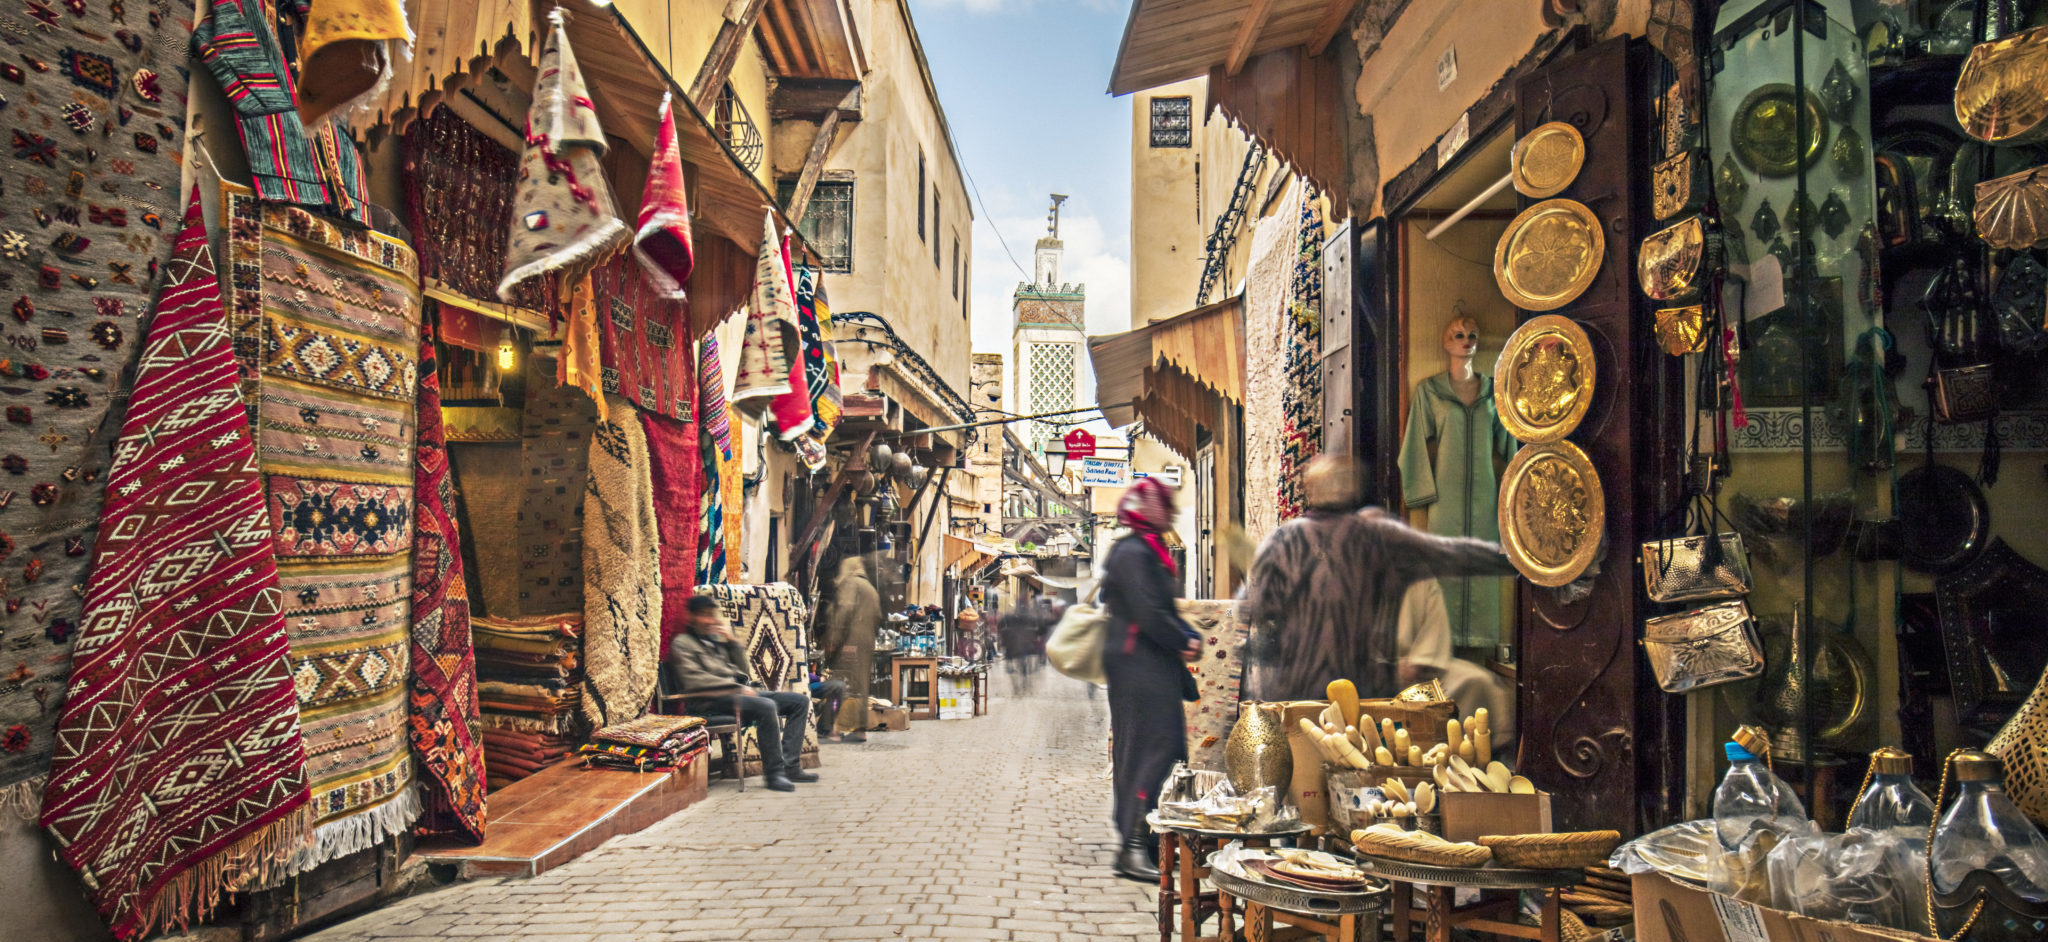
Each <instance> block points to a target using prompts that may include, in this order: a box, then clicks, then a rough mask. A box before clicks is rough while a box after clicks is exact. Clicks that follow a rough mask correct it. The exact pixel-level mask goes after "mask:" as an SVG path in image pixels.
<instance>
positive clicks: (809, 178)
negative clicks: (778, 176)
mask: <svg viewBox="0 0 2048 942" xmlns="http://www.w3.org/2000/svg"><path fill="white" fill-rule="evenodd" d="M855 94H857V92H848V93H847V97H848V98H849V99H850V98H852V97H853V96H854V95H855ZM838 135H839V109H838V108H834V109H832V110H831V111H828V112H825V120H824V121H823V122H821V123H820V124H819V125H818V136H817V137H814V138H812V139H811V152H810V154H809V155H808V156H806V157H805V158H804V172H803V173H802V174H801V175H799V176H798V177H797V178H796V189H794V190H792V191H790V194H789V206H788V207H787V211H788V213H789V225H790V227H791V228H795V227H798V226H801V225H803V224H804V214H805V213H807V212H809V211H810V209H811V193H812V192H813V191H815V190H817V188H818V175H819V174H822V173H824V172H825V153H826V152H827V151H830V150H831V149H832V140H833V138H835V137H837V136H838Z"/></svg>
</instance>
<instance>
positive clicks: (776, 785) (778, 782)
mask: <svg viewBox="0 0 2048 942" xmlns="http://www.w3.org/2000/svg"><path fill="white" fill-rule="evenodd" d="M766 779H767V781H766V782H764V783H763V784H765V785H767V786H768V790H769V791H771V792H793V791H796V785H795V784H793V783H791V782H790V780H789V778H788V777H787V776H784V775H769V776H766Z"/></svg>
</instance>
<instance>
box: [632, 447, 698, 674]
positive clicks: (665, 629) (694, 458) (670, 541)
mask: <svg viewBox="0 0 2048 942" xmlns="http://www.w3.org/2000/svg"><path fill="white" fill-rule="evenodd" d="M640 424H641V427H642V428H643V429H644V430H645V431H646V433H647V460H648V466H649V468H650V469H651V470H652V472H653V488H654V522H655V525H656V527H657V528H658V529H659V531H660V542H661V549H660V551H661V648H660V650H661V651H663V652H666V651H668V641H669V639H670V638H673V637H675V636H676V634H677V633H678V632H681V631H685V630H687V629H688V625H689V620H690V612H689V607H688V606H689V601H690V596H691V595H693V594H695V592H696V588H697V541H698V539H699V534H700V533H701V532H702V531H703V520H702V518H701V516H700V515H699V511H698V506H697V505H698V502H699V501H701V500H703V498H704V494H703V483H702V480H701V479H702V478H703V475H704V461H703V452H702V450H701V448H700V445H699V436H698V435H697V426H696V424H695V423H692V422H678V421H676V420H675V419H671V418H669V417H667V416H664V415H657V414H655V413H652V412H642V413H640Z"/></svg>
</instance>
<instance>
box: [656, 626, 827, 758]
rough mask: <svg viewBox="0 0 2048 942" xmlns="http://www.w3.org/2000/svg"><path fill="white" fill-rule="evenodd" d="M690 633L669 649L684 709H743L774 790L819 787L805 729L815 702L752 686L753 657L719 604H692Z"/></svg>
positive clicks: (719, 712) (720, 712)
mask: <svg viewBox="0 0 2048 942" xmlns="http://www.w3.org/2000/svg"><path fill="white" fill-rule="evenodd" d="M689 612H690V630H688V631H685V632H683V633H681V634H678V635H676V636H675V638H674V639H673V640H671V641H669V643H668V668H669V670H670V671H673V672H674V674H673V676H674V677H675V682H676V689H677V690H678V691H680V692H681V693H682V695H683V697H684V698H685V699H684V701H683V707H684V709H686V710H688V711H690V712H691V713H693V714H696V715H698V716H709V717H717V716H726V715H730V714H731V713H732V712H733V707H734V704H735V702H736V703H737V705H738V707H739V716H740V722H741V723H744V724H746V725H748V726H752V727H753V728H754V735H755V736H756V737H757V738H758V739H759V740H760V744H761V772H762V777H763V778H765V779H767V783H768V787H769V788H770V789H772V790H774V791H778V792H788V791H795V790H796V786H795V785H793V784H791V783H792V782H815V781H817V780H818V776H817V773H815V772H806V771H804V767H803V749H804V723H805V722H806V721H807V718H808V717H809V715H810V709H811V698H810V697H807V696H804V695H803V694H800V693H792V692H789V691H783V690H771V691H769V692H767V693H765V694H764V693H759V692H757V691H755V690H754V688H752V687H749V686H747V681H748V679H749V677H748V667H747V652H746V649H745V648H742V647H741V646H740V643H739V642H737V641H734V640H733V637H732V631H731V630H730V629H728V628H727V627H726V625H725V619H724V618H723V617H721V616H720V615H719V614H718V603H717V602H714V601H712V600H710V599H708V598H705V597H704V596H701V595H699V596H695V597H693V598H691V599H690V603H689Z"/></svg>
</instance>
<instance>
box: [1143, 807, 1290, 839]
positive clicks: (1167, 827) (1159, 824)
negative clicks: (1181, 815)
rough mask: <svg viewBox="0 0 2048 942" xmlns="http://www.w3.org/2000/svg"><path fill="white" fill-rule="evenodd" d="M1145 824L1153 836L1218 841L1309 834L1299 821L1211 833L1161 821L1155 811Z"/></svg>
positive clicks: (1205, 829)
mask: <svg viewBox="0 0 2048 942" xmlns="http://www.w3.org/2000/svg"><path fill="white" fill-rule="evenodd" d="M1145 823H1146V824H1149V825H1151V826H1152V831H1153V833H1155V834H1156V833H1158V832H1160V831H1172V832H1173V833H1175V834H1181V835H1186V836H1191V837H1210V838H1219V839H1228V838H1238V837H1259V838H1274V837H1299V836H1300V835H1303V834H1307V833H1308V832H1309V826H1308V825H1306V824H1303V823H1301V822H1299V821H1297V822H1295V823H1293V824H1291V825H1288V826H1287V827H1283V828H1278V829H1276V830H1272V831H1212V830H1210V829H1208V828H1202V827H1196V826H1194V825H1192V824H1176V823H1174V822H1172V821H1164V820H1161V819H1160V817H1159V812H1157V811H1154V812H1151V813H1150V814H1147V815H1145Z"/></svg>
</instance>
